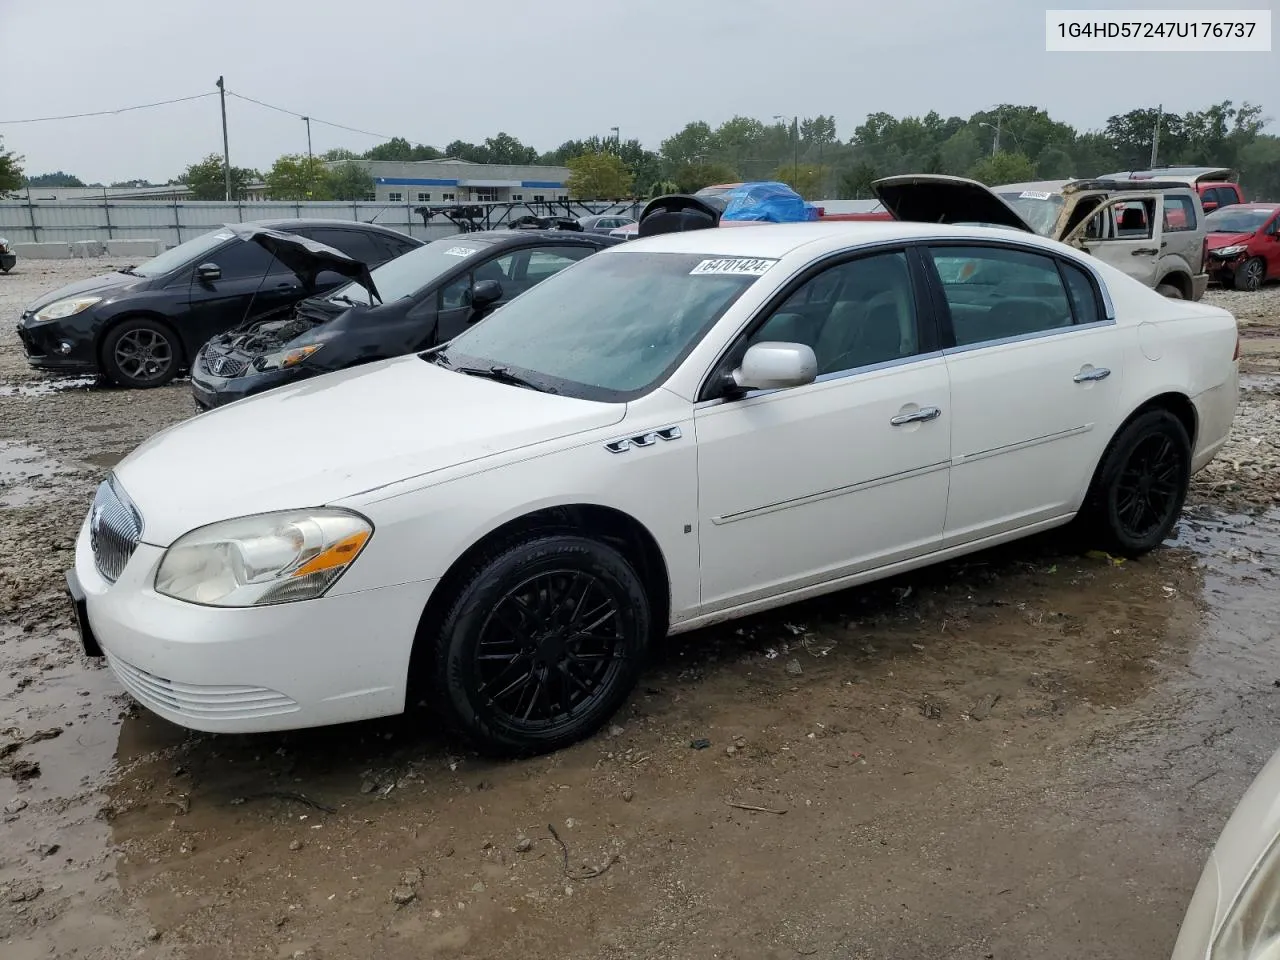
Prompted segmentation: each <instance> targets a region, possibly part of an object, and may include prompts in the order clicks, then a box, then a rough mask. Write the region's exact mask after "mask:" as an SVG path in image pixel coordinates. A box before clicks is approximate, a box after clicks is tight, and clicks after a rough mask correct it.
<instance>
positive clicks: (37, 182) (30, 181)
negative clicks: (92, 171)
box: [27, 170, 85, 187]
mask: <svg viewBox="0 0 1280 960" xmlns="http://www.w3.org/2000/svg"><path fill="white" fill-rule="evenodd" d="M84 185H85V184H84V181H83V180H81V179H80V178H79V177H77V176H73V175H72V174H70V173H64V172H63V171H61V170H58V171H56V172H54V173H41V174H38V175H36V176H34V177H27V186H29V187H83V186H84Z"/></svg>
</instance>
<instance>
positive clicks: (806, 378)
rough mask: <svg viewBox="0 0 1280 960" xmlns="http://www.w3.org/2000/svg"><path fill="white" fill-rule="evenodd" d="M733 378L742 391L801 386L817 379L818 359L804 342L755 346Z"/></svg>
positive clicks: (734, 372) (749, 348) (750, 349)
mask: <svg viewBox="0 0 1280 960" xmlns="http://www.w3.org/2000/svg"><path fill="white" fill-rule="evenodd" d="M730 376H731V377H732V379H733V382H734V384H735V385H737V386H738V387H739V388H740V389H742V390H779V389H782V388H784V387H802V386H804V385H805V384H806V383H813V381H814V380H815V379H816V378H817V376H818V358H817V357H815V356H814V355H813V348H812V347H810V346H808V345H807V344H803V343H769V342H766V343H755V344H752V345H751V346H750V347H748V348H747V352H746V355H745V356H743V358H742V366H740V367H738V369H737V370H735V371H733V373H732V374H731V375H730Z"/></svg>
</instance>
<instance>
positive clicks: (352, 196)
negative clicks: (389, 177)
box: [326, 160, 374, 200]
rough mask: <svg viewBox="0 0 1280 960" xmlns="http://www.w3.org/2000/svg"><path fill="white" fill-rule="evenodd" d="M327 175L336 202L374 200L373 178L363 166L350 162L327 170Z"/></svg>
mask: <svg viewBox="0 0 1280 960" xmlns="http://www.w3.org/2000/svg"><path fill="white" fill-rule="evenodd" d="M326 175H327V177H328V181H329V190H330V192H331V193H332V194H333V198H334V199H335V200H372V199H373V193H374V188H373V177H372V175H370V173H369V170H368V168H367V167H365V166H364V165H363V164H361V163H358V162H356V161H351V160H349V161H347V162H346V163H341V164H339V165H338V166H336V167H332V168H329V169H327V170H326Z"/></svg>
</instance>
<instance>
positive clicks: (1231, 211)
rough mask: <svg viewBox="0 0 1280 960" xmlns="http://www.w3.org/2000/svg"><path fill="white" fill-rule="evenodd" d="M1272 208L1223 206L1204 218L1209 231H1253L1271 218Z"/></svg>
mask: <svg viewBox="0 0 1280 960" xmlns="http://www.w3.org/2000/svg"><path fill="white" fill-rule="evenodd" d="M1274 213H1275V211H1274V210H1260V209H1252V210H1249V209H1243V210H1242V209H1241V208H1240V207H1238V206H1230V207H1223V208H1222V209H1221V210H1215V211H1213V213H1211V214H1209V215H1208V216H1207V217H1205V218H1204V225H1205V227H1206V228H1208V230H1209V232H1210V233H1254V232H1256V231H1257V230H1259V229H1260V228H1261V227H1262V225H1263V224H1264V223H1266V222H1267V221H1268V220H1270V219H1271V216H1272V214H1274Z"/></svg>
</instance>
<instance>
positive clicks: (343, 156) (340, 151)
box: [321, 147, 360, 163]
mask: <svg viewBox="0 0 1280 960" xmlns="http://www.w3.org/2000/svg"><path fill="white" fill-rule="evenodd" d="M321 156H322V157H324V159H325V162H326V163H337V162H338V161H339V160H359V159H360V156H359V155H358V154H357V153H356V152H355V151H354V150H348V149H347V148H346V147H334V148H333V149H332V150H326V151H325V152H324V153H323V154H321Z"/></svg>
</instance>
